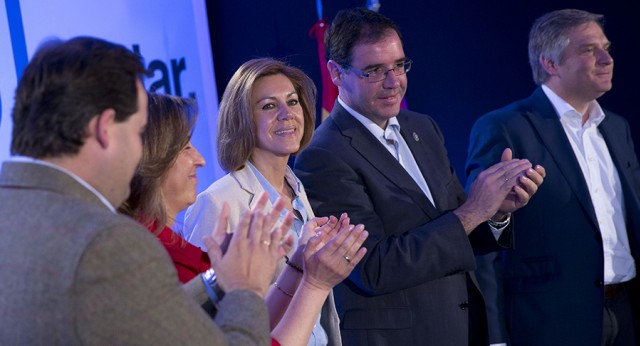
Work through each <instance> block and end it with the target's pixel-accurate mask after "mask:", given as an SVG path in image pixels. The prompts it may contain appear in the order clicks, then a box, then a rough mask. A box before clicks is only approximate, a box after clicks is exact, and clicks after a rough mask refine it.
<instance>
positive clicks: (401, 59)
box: [362, 56, 407, 71]
mask: <svg viewBox="0 0 640 346" xmlns="http://www.w3.org/2000/svg"><path fill="white" fill-rule="evenodd" d="M404 61H407V57H406V56H405V57H404V58H400V59H398V60H396V61H394V62H393V63H394V64H397V63H399V62H404ZM382 66H384V64H376V65H367V66H365V67H363V68H362V71H366V70H370V69H373V68H376V67H382Z"/></svg>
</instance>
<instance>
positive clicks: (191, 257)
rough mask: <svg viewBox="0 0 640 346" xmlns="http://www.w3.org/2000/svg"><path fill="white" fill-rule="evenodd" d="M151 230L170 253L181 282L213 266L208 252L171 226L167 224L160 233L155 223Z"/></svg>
mask: <svg viewBox="0 0 640 346" xmlns="http://www.w3.org/2000/svg"><path fill="white" fill-rule="evenodd" d="M149 231H150V232H151V233H153V234H154V235H155V236H156V238H158V239H160V242H161V243H162V245H163V246H164V248H165V249H166V250H167V252H168V253H169V256H170V257H171V260H172V261H173V264H174V265H175V267H176V270H177V271H178V278H179V279H180V282H182V283H186V282H188V281H190V280H191V279H193V278H194V277H196V275H198V274H200V273H203V272H205V271H207V269H209V268H211V262H210V261H209V256H208V255H207V253H206V252H203V251H202V250H200V248H199V247H197V246H194V245H192V244H191V243H189V242H187V241H186V240H184V239H183V238H182V237H181V236H179V235H178V234H176V233H175V232H174V231H173V230H172V229H171V228H169V227H167V226H165V227H164V228H163V229H162V231H161V232H160V233H157V231H156V225H155V224H153V225H152V226H151V227H150V228H149Z"/></svg>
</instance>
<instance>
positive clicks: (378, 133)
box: [338, 96, 400, 138]
mask: <svg viewBox="0 0 640 346" xmlns="http://www.w3.org/2000/svg"><path fill="white" fill-rule="evenodd" d="M338 102H339V103H340V105H341V106H342V107H344V109H346V110H347V112H348V113H349V114H351V115H352V116H353V117H354V118H356V120H358V121H359V122H360V123H362V125H364V127H366V128H367V130H369V132H371V133H372V134H373V135H374V136H375V137H376V138H385V137H384V134H385V130H383V129H382V128H381V127H380V126H378V124H376V123H374V122H373V121H372V120H371V119H369V118H367V117H365V116H364V115H362V114H360V113H358V112H356V111H355V110H354V109H353V108H351V107H349V106H347V104H346V103H345V102H344V101H342V99H341V98H340V96H338ZM389 127H396V128H397V130H398V131H400V123H399V122H398V119H397V117H393V118H389V120H388V121H387V129H389Z"/></svg>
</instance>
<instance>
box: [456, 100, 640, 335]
mask: <svg viewBox="0 0 640 346" xmlns="http://www.w3.org/2000/svg"><path fill="white" fill-rule="evenodd" d="M605 114H606V118H605V119H604V121H602V123H601V124H600V126H599V128H598V129H599V131H600V133H601V134H602V136H603V137H604V139H605V141H606V143H607V147H608V148H609V152H610V154H611V157H612V159H613V162H614V164H615V166H616V169H617V170H618V174H619V176H620V180H621V184H622V191H623V193H624V206H625V208H626V215H627V230H628V235H629V241H630V244H631V248H632V254H633V256H634V258H635V259H636V268H637V269H640V267H639V266H638V258H639V257H638V255H640V252H639V250H640V249H639V248H638V244H639V243H640V201H639V199H638V198H639V196H640V166H639V165H638V159H637V156H636V154H635V152H634V149H633V143H632V140H631V136H630V131H629V125H628V123H627V122H626V120H624V119H623V118H622V117H620V116H618V115H616V114H613V113H611V112H608V111H605ZM505 147H510V148H512V149H513V155H514V157H521V158H527V159H529V160H530V161H531V162H532V163H533V164H540V165H542V166H543V167H545V169H546V172H547V177H546V178H545V181H544V184H542V186H541V187H540V189H539V190H538V192H537V193H536V195H535V196H534V197H533V198H532V199H531V201H530V202H529V204H528V205H527V206H525V207H524V208H522V209H520V210H518V211H517V212H515V214H514V219H513V220H514V238H515V239H514V248H513V249H511V250H507V251H505V252H504V254H503V256H504V258H502V261H503V265H497V266H496V263H495V262H493V261H491V260H490V259H489V260H486V259H484V260H482V261H479V264H478V265H479V268H478V271H479V274H478V277H479V280H481V285H482V288H483V290H487V292H486V295H487V297H489V296H494V297H495V299H497V301H496V300H494V301H493V302H489V303H490V304H489V305H493V304H494V303H495V304H497V305H498V306H499V309H496V310H495V312H496V313H497V314H504V318H501V317H500V316H499V315H498V316H497V317H495V321H496V323H498V322H500V324H496V323H493V327H492V329H494V330H495V332H496V335H499V334H500V330H502V331H503V332H504V331H505V330H506V331H507V333H508V335H509V337H510V342H511V344H513V345H517V346H519V345H594V346H595V345H600V342H601V335H602V315H603V301H604V298H603V284H602V282H603V276H604V257H603V249H602V238H601V236H600V230H599V228H598V222H597V220H596V216H595V211H594V209H593V205H592V202H591V197H590V195H589V192H588V190H587V183H586V182H585V179H584V177H583V175H582V171H581V169H580V166H579V164H578V161H577V159H576V157H575V155H574V153H573V150H572V149H571V145H570V143H569V140H568V139H567V136H566V135H565V133H564V130H563V128H562V125H561V123H560V120H559V118H558V115H557V114H556V112H555V109H554V108H553V105H552V104H551V102H550V101H549V100H548V98H547V97H546V95H545V94H544V92H543V91H542V89H541V88H538V89H537V90H536V91H535V92H534V93H533V94H532V95H531V96H530V97H529V98H527V99H524V100H521V101H518V102H515V103H513V104H511V105H509V106H507V107H505V108H502V109H500V110H497V111H494V112H491V113H489V114H486V115H484V116H483V117H481V118H480V119H478V121H477V122H476V124H475V125H474V127H473V129H472V132H471V140H470V149H469V158H468V161H467V174H468V176H469V178H468V181H473V179H475V177H476V176H477V175H478V173H479V172H480V171H481V170H483V169H484V168H486V167H487V166H488V165H490V164H491V162H494V160H495V159H496V158H499V157H500V154H501V152H502V150H503V149H504V148H505ZM498 261H500V259H498ZM496 268H497V269H498V271H497V272H496V271H495V269H496ZM501 268H503V270H500V269H501ZM639 273H640V272H639ZM496 277H497V279H498V281H496ZM484 279H486V280H487V281H486V282H485V281H484ZM502 279H503V280H504V284H502V283H501V282H500V281H499V280H502ZM636 281H637V280H636ZM501 290H504V292H503V293H501V292H500V291H501ZM638 292H639V291H638V289H635V290H634V292H632V293H633V295H636V294H637V293H638ZM501 298H504V300H501ZM489 311H492V309H489ZM492 319H493V318H492V317H491V316H490V319H489V320H490V321H491V320H492ZM492 339H493V337H492ZM503 339H504V337H503ZM494 341H498V339H497V337H496V339H493V340H492V342H494Z"/></svg>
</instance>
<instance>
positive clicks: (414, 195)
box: [295, 8, 544, 346]
mask: <svg viewBox="0 0 640 346" xmlns="http://www.w3.org/2000/svg"><path fill="white" fill-rule="evenodd" d="M325 47H326V54H327V61H328V63H327V66H328V68H329V71H330V74H331V77H332V80H333V82H334V84H336V85H337V86H338V90H339V97H338V100H337V101H336V104H335V106H334V108H333V111H332V113H331V115H330V116H329V118H327V120H325V121H324V122H323V123H322V125H320V127H319V128H318V130H317V132H316V134H315V136H314V139H313V140H312V142H311V144H310V145H309V147H308V148H307V149H305V150H304V151H303V152H302V153H300V154H299V155H298V157H297V158H296V163H295V169H296V174H297V175H298V177H299V178H300V179H301V180H302V182H303V183H304V186H305V189H306V191H307V194H308V196H309V199H310V201H311V204H312V206H313V208H314V210H315V211H316V212H317V213H318V214H320V215H329V214H333V215H337V214H338V213H341V212H343V211H346V212H348V213H349V217H350V218H351V222H356V223H362V224H364V225H365V227H366V228H367V231H369V239H367V241H366V242H365V247H366V248H367V255H366V256H365V258H364V259H363V260H362V261H361V262H360V264H359V265H358V266H357V267H356V269H355V270H354V271H353V272H352V274H351V275H350V277H349V278H348V279H347V280H345V281H344V282H343V283H341V284H339V285H338V286H337V287H336V288H335V292H334V293H335V298H336V307H337V309H338V314H339V316H340V320H341V322H340V327H341V334H342V338H343V344H345V345H453V346H457V345H460V346H462V345H483V344H484V345H486V344H487V342H488V340H487V331H486V314H485V310H484V303H483V300H482V296H481V294H480V291H479V290H478V288H477V285H476V284H475V282H474V279H473V274H472V270H473V269H474V268H475V260H474V249H476V250H479V251H491V250H497V249H499V248H501V247H508V246H510V245H511V239H512V237H511V235H512V234H511V227H510V213H512V212H513V211H515V210H517V209H518V208H520V207H522V206H523V205H525V204H527V203H528V201H529V199H530V198H531V196H532V195H533V194H534V193H535V192H536V190H537V189H538V186H539V185H540V184H541V183H542V181H543V177H544V169H543V168H542V167H536V168H535V169H534V168H532V166H531V164H530V163H529V161H527V160H512V159H511V152H510V150H505V151H504V153H503V156H502V159H501V162H499V163H497V164H495V165H493V166H492V167H490V168H488V169H487V170H486V171H485V172H483V173H481V174H480V176H479V178H478V179H477V181H476V182H475V183H474V185H473V187H472V188H471V190H470V192H469V197H468V198H467V197H466V196H465V193H464V189H463V188H462V186H461V185H460V182H459V181H458V179H457V177H456V175H455V172H454V171H453V169H452V167H451V165H450V163H449V160H448V158H447V154H446V149H445V147H444V144H443V138H442V134H441V132H440V130H439V129H438V127H437V125H436V124H435V122H434V121H433V119H432V118H431V117H429V116H427V115H423V114H418V113H415V112H410V111H406V110H400V103H401V100H402V98H403V97H404V94H405V92H406V88H407V72H409V71H410V69H411V65H412V62H411V60H409V59H408V58H407V57H406V56H405V54H404V50H403V47H402V41H401V36H400V31H399V30H398V28H397V26H396V25H395V24H394V23H393V22H392V21H391V20H390V19H388V18H386V17H384V16H383V15H381V14H378V13H376V12H373V11H369V10H366V9H360V8H356V9H349V10H343V11H340V12H339V13H338V14H337V16H336V18H335V19H334V21H333V24H332V26H331V28H330V29H329V30H328V31H327V33H326V36H325ZM488 220H489V222H491V225H488V224H487V221H488ZM474 229H475V231H474ZM496 240H497V241H496ZM472 244H473V248H472ZM345 260H346V261H348V260H349V254H345Z"/></svg>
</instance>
